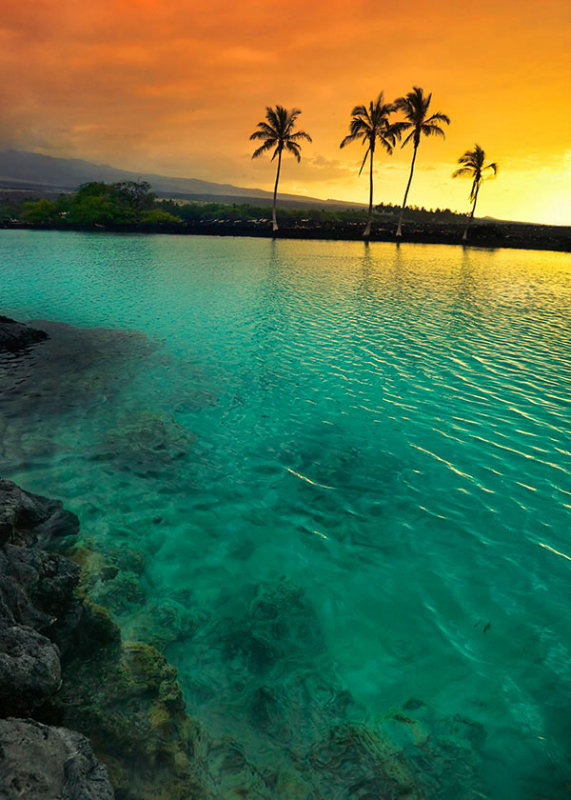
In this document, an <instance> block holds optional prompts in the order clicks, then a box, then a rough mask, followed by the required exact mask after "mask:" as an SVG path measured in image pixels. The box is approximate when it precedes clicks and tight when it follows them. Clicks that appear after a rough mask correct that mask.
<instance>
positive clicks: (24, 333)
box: [0, 315, 48, 353]
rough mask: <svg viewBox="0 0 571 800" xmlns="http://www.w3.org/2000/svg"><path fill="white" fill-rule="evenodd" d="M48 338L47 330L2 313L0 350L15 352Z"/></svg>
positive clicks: (0, 320)
mask: <svg viewBox="0 0 571 800" xmlns="http://www.w3.org/2000/svg"><path fill="white" fill-rule="evenodd" d="M47 338H48V334H47V333H46V332H45V331H41V330H38V329H37V328H30V327H29V326H28V325H24V324H23V323H21V322H16V320H14V319H10V317H3V316H2V315H0V352H1V351H2V350H7V351H8V352H11V353H15V352H17V351H18V350H22V349H23V348H25V347H28V346H29V345H31V344H34V343H35V342H41V341H43V340H44V339H47Z"/></svg>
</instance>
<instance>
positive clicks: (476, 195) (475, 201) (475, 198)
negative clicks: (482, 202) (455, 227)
mask: <svg viewBox="0 0 571 800" xmlns="http://www.w3.org/2000/svg"><path fill="white" fill-rule="evenodd" d="M479 191H480V187H479V186H478V188H477V189H476V194H475V195H474V205H473V206H472V213H471V214H470V218H469V219H468V222H467V223H466V227H465V229H464V233H463V235H462V241H463V242H465V241H466V240H467V239H468V228H469V227H470V223H471V222H472V220H473V219H474V211H475V210H476V203H477V202H478V192H479Z"/></svg>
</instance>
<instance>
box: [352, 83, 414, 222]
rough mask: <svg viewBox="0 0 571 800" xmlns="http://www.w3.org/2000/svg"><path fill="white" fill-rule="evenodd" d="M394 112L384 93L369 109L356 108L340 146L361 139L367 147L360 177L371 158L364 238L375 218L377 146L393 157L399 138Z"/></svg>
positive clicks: (371, 103) (370, 104) (364, 107)
mask: <svg viewBox="0 0 571 800" xmlns="http://www.w3.org/2000/svg"><path fill="white" fill-rule="evenodd" d="M394 110H395V107H394V105H393V104H392V103H385V102H384V98H383V93H382V92H380V93H379V96H378V97H377V99H376V100H374V101H373V100H371V102H370V103H369V107H368V108H367V107H366V106H355V108H354V109H353V111H351V122H350V123H349V130H350V131H351V132H350V133H349V135H348V136H346V137H345V138H344V139H343V141H342V142H341V144H340V145H339V146H340V147H345V145H346V144H349V143H350V142H354V141H355V140H356V139H361V141H362V143H363V144H366V145H367V151H366V152H365V156H364V158H363V163H362V164H361V169H360V170H359V175H360V174H361V172H362V171H363V167H364V166H365V163H366V161H367V156H370V169H369V217H368V219H367V225H366V226H365V230H364V231H363V236H364V237H368V236H370V234H371V221H372V218H373V156H374V154H375V145H376V143H377V141H378V142H379V143H380V144H381V146H382V147H384V148H385V150H386V151H387V153H388V154H389V155H391V153H392V152H393V147H394V146H395V144H396V140H397V138H398V137H399V133H398V129H397V127H396V126H395V125H392V124H391V123H390V122H389V116H390V115H391V114H392V113H393V111H394Z"/></svg>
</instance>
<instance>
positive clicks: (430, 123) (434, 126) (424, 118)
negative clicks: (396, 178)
mask: <svg viewBox="0 0 571 800" xmlns="http://www.w3.org/2000/svg"><path fill="white" fill-rule="evenodd" d="M431 99H432V92H431V93H430V94H429V95H428V97H425V95H424V92H423V90H422V89H421V88H419V87H418V86H413V87H412V92H409V93H408V94H407V95H405V96H404V97H399V98H398V99H397V100H395V107H396V109H397V110H399V111H402V112H403V113H404V121H403V122H397V123H396V125H398V126H399V129H400V131H401V132H402V131H406V130H410V133H409V135H408V136H407V137H406V139H405V140H404V142H403V143H402V146H403V147H404V146H405V144H408V142H410V141H412V142H413V143H414V152H413V154H412V164H411V165H410V175H409V178H408V183H407V185H406V191H405V193H404V200H403V201H402V206H401V210H400V216H399V224H398V227H397V236H402V218H403V214H404V210H405V208H406V199H407V197H408V190H409V189H410V184H411V182H412V173H413V172H414V162H415V161H416V151H417V150H418V145H419V144H420V137H421V135H423V136H442V137H443V138H444V131H443V130H442V128H441V127H440V126H439V125H438V123H439V122H443V123H445V124H446V125H450V119H449V117H447V116H446V114H442V112H440V111H437V112H436V114H432V115H431V116H430V117H429V116H428V107H429V105H430V101H431Z"/></svg>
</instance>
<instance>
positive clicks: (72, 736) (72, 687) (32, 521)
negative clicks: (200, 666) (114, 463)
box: [0, 481, 202, 800]
mask: <svg viewBox="0 0 571 800" xmlns="http://www.w3.org/2000/svg"><path fill="white" fill-rule="evenodd" d="M78 527H79V523H78V520H77V517H75V515H73V514H71V513H70V512H68V511H65V510H64V509H63V507H62V505H61V503H59V502H58V501H53V500H48V499H47V498H44V497H41V496H40V495H35V494H31V493H28V492H25V491H23V490H22V489H20V488H19V487H18V486H16V484H14V483H12V482H11V481H0V533H1V536H2V544H1V545H0V717H5V718H8V717H9V718H13V717H33V718H34V720H35V722H32V721H30V720H28V721H23V720H13V719H10V720H9V721H7V720H4V721H3V722H2V729H1V732H0V744H2V746H3V748H4V749H3V750H2V749H0V777H1V778H2V781H1V783H2V786H8V787H9V786H12V787H16V786H19V787H22V793H21V794H18V795H16V794H14V793H13V794H12V795H10V794H8V795H4V796H6V797H15V796H22V797H26V798H30V800H32V798H36V797H37V798H40V797H42V799H43V800H56V798H57V799H58V800H59V799H60V798H69V800H72V799H73V800H75V798H79V797H82V798H85V800H91V798H93V800H96V799H97V800H99V798H111V797H113V793H112V790H111V788H110V784H108V783H107V778H106V772H105V770H104V768H103V767H102V766H101V765H100V764H99V763H98V762H97V760H96V759H95V756H94V755H93V752H92V750H91V747H90V745H89V743H88V741H87V740H86V739H85V738H84V736H82V735H80V734H85V735H86V736H88V737H89V739H90V741H91V743H92V744H93V746H94V749H95V752H96V754H97V757H98V758H99V759H101V761H103V762H104V763H105V764H106V765H107V767H108V769H109V773H110V775H111V779H112V782H113V785H114V786H115V789H116V797H117V798H118V799H119V798H122V799H123V800H147V798H148V800H151V798H157V797H161V798H165V800H190V798H198V797H200V796H201V794H202V793H201V790H200V787H199V785H198V782H197V780H196V778H195V774H194V773H195V770H194V763H193V759H194V756H195V751H196V749H197V746H198V741H199V730H198V727H197V726H196V725H195V724H194V723H193V722H192V721H191V720H190V719H189V718H188V717H187V715H186V713H185V711H184V703H183V699H182V693H181V689H180V687H179V685H178V682H177V676H176V671H175V670H174V669H172V668H171V667H170V666H169V665H168V664H167V662H166V661H165V659H164V657H163V656H162V655H161V654H160V653H159V652H158V651H157V650H155V649H154V648H153V647H151V646H149V645H146V644H143V643H123V642H122V641H121V636H120V633H119V630H118V628H117V626H116V625H115V624H114V623H113V622H112V620H111V619H110V617H109V615H108V613H107V612H106V610H105V609H104V608H102V607H100V606H96V605H94V604H93V603H92V602H91V601H90V600H89V599H88V598H87V597H86V596H85V595H84V594H83V593H82V591H81V587H80V579H81V568H80V567H79V566H78V565H77V564H76V563H74V562H72V561H70V560H69V559H67V558H64V557H63V556H61V555H59V554H58V553H54V552H48V551H46V550H43V549H40V548H39V545H40V544H41V545H43V546H50V545H51V546H53V545H54V542H57V541H60V542H62V541H67V542H69V538H66V537H70V535H74V534H76V533H77V531H78ZM39 723H44V724H43V725H40V724H39ZM53 726H56V727H53ZM61 726H65V728H63V727H61ZM66 728H70V729H73V730H66ZM74 731H79V732H74ZM18 743H19V744H18ZM19 750H20V751H21V752H20V756H19V757H18V755H17V754H18V751H19ZM74 754H75V755H74ZM18 759H19V760H18ZM1 791H2V790H1V789H0V800H1V798H2V797H3V795H2V794H1ZM7 791H8V790H7ZM74 792H75V793H74ZM97 792H99V793H97Z"/></svg>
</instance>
